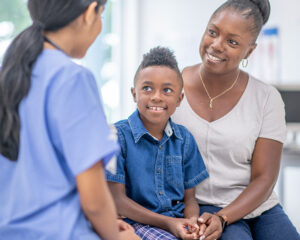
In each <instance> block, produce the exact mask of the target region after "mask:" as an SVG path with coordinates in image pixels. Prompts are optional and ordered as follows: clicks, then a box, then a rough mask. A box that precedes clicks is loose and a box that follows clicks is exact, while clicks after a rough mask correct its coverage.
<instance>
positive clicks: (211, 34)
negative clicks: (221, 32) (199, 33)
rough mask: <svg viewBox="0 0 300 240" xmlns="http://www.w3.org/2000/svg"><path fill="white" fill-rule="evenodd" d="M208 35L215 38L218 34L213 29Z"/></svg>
mask: <svg viewBox="0 0 300 240" xmlns="http://www.w3.org/2000/svg"><path fill="white" fill-rule="evenodd" d="M208 33H209V35H210V36H215V35H216V32H215V31H214V30H212V29H208Z"/></svg>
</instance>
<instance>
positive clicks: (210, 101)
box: [209, 99, 213, 109]
mask: <svg viewBox="0 0 300 240" xmlns="http://www.w3.org/2000/svg"><path fill="white" fill-rule="evenodd" d="M212 104H213V99H210V100H209V107H210V108H211V109H212V107H213V106H212Z"/></svg>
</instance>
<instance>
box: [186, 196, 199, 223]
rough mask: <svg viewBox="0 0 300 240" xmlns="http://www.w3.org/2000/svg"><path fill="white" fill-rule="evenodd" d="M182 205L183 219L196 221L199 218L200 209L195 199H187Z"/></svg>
mask: <svg viewBox="0 0 300 240" xmlns="http://www.w3.org/2000/svg"><path fill="white" fill-rule="evenodd" d="M184 204H185V208H184V217H185V218H196V219H197V218H198V217H199V213H200V209H199V205H198V203H197V201H196V199H195V198H192V199H189V200H188V201H185V202H184Z"/></svg>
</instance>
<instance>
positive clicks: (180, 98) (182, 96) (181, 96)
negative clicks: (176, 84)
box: [176, 93, 184, 107]
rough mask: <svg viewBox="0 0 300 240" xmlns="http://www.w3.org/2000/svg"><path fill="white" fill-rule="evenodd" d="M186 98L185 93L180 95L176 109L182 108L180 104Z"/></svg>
mask: <svg viewBox="0 0 300 240" xmlns="http://www.w3.org/2000/svg"><path fill="white" fill-rule="evenodd" d="M183 98H184V93H180V95H179V97H178V100H177V105H176V107H179V106H180V103H181V101H182V99H183Z"/></svg>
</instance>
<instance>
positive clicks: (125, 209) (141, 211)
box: [115, 196, 172, 231]
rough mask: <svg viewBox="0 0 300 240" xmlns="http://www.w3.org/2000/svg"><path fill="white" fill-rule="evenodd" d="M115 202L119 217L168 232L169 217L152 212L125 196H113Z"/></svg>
mask: <svg viewBox="0 0 300 240" xmlns="http://www.w3.org/2000/svg"><path fill="white" fill-rule="evenodd" d="M115 202H116V206H117V211H118V214H119V215H122V216H124V217H127V218H129V219H131V220H133V221H136V222H139V223H142V224H148V225H151V226H155V227H158V228H161V229H164V230H166V231H169V222H170V221H171V220H172V218H171V217H167V216H164V215H161V214H158V213H155V212H152V211H150V210H148V209H147V208H144V207H143V206H141V205H140V204H138V203H136V202H135V201H133V200H131V199H130V198H128V197H127V196H118V197H116V196H115Z"/></svg>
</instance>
